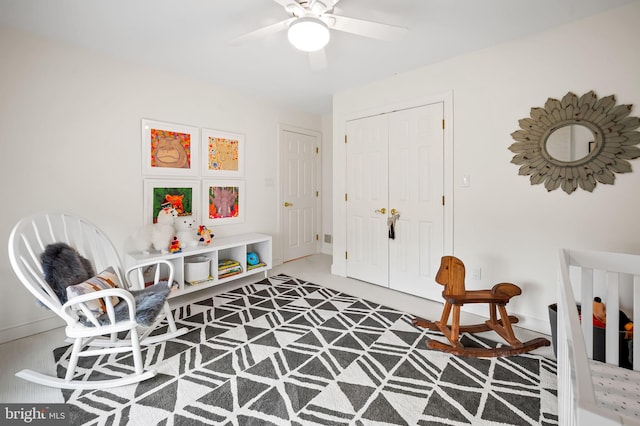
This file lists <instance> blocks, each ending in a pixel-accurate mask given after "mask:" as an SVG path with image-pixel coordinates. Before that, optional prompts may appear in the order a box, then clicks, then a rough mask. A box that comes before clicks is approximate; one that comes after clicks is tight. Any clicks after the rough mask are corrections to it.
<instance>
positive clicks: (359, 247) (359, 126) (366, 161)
mask: <svg viewBox="0 0 640 426" xmlns="http://www.w3.org/2000/svg"><path fill="white" fill-rule="evenodd" d="M387 120H388V118H387V116H386V115H379V116H374V117H369V118H363V119H360V120H354V121H350V122H348V123H347V138H348V142H347V148H346V149H347V174H346V175H347V194H348V200H347V253H348V257H347V276H349V277H352V278H356V279H359V280H363V281H367V282H370V283H373V284H378V285H382V286H385V287H388V286H389V242H388V233H387V214H388V213H389V211H388V194H389V177H388V168H389V165H388V125H387ZM383 209H384V213H383V212H382V211H383Z"/></svg>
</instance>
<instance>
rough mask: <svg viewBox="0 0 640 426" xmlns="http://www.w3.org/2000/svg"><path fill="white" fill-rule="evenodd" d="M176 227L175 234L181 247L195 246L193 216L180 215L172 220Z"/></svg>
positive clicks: (194, 222) (194, 221) (196, 243)
mask: <svg viewBox="0 0 640 426" xmlns="http://www.w3.org/2000/svg"><path fill="white" fill-rule="evenodd" d="M174 226H175V228H176V236H177V237H178V240H180V244H181V245H182V247H185V248H186V247H196V246H197V245H198V240H197V239H196V232H197V230H196V220H195V219H194V218H193V216H180V217H178V218H176V220H175V222H174Z"/></svg>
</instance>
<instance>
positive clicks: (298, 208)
mask: <svg viewBox="0 0 640 426" xmlns="http://www.w3.org/2000/svg"><path fill="white" fill-rule="evenodd" d="M280 138H281V152H282V157H281V158H282V163H281V164H282V172H281V181H282V204H281V208H282V212H283V214H282V218H283V219H282V221H283V231H284V232H283V239H284V250H283V257H284V259H283V261H284V262H286V261H288V260H292V259H297V258H299V257H303V256H308V255H310V254H313V253H315V252H316V246H317V240H316V236H317V235H318V230H317V226H318V223H319V222H318V195H319V194H318V192H319V189H318V182H319V178H318V176H317V173H318V171H319V165H318V161H319V160H318V159H319V151H318V149H319V145H320V140H319V139H320V137H319V135H317V134H312V133H311V132H310V133H309V134H306V133H304V132H303V131H293V130H288V129H283V130H282V131H281V132H280Z"/></svg>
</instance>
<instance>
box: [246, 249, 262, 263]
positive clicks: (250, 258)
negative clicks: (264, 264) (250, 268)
mask: <svg viewBox="0 0 640 426" xmlns="http://www.w3.org/2000/svg"><path fill="white" fill-rule="evenodd" d="M259 262H260V259H259V258H258V255H257V254H256V253H254V252H249V253H247V265H257V264H258V263H259Z"/></svg>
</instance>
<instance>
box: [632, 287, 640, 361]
mask: <svg viewBox="0 0 640 426" xmlns="http://www.w3.org/2000/svg"><path fill="white" fill-rule="evenodd" d="M632 321H633V323H634V324H638V325H640V275H634V276H633V318H632ZM639 334H640V333H639V332H638V331H637V330H635V329H634V333H633V348H634V351H633V369H634V370H636V371H640V337H638V335H639Z"/></svg>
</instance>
